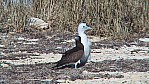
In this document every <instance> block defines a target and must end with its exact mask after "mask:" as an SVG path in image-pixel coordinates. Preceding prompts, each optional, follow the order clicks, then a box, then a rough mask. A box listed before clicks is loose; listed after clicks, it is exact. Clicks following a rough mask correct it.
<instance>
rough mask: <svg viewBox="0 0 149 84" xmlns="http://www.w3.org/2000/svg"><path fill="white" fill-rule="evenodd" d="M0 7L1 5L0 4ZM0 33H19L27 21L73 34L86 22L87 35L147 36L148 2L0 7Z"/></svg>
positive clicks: (63, 0) (52, 0)
mask: <svg viewBox="0 0 149 84" xmlns="http://www.w3.org/2000/svg"><path fill="white" fill-rule="evenodd" d="M0 2H1V3H2V1H0ZM0 5H1V6H0V29H5V28H7V29H8V30H9V31H13V30H14V29H15V31H19V32H20V31H22V30H24V28H25V24H26V20H27V18H29V17H38V18H40V19H43V20H45V21H47V22H48V23H49V24H50V27H51V29H52V30H53V31H54V32H56V31H57V30H58V31H63V32H65V31H70V32H72V33H74V32H76V27H77V25H78V24H79V23H80V22H87V23H88V24H89V25H91V27H92V28H93V30H92V31H91V32H90V34H91V35H98V36H113V37H119V38H128V37H130V35H134V34H135V33H141V32H146V34H147V33H148V32H149V1H148V0H33V5H32V6H27V5H22V4H20V5H12V4H10V3H9V5H8V6H7V8H6V9H4V8H3V7H2V4H0Z"/></svg>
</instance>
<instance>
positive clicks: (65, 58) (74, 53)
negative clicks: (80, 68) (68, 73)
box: [53, 36, 84, 68]
mask: <svg viewBox="0 0 149 84" xmlns="http://www.w3.org/2000/svg"><path fill="white" fill-rule="evenodd" d="M75 41H76V47H74V48H72V49H70V50H68V51H66V52H65V53H64V54H63V55H62V58H61V60H59V61H58V62H56V64H57V65H56V66H55V67H53V68H59V67H62V66H65V65H69V64H75V68H77V64H78V63H79V62H80V59H81V57H82V56H83V53H84V46H83V44H82V43H81V37H80V36H76V37H75Z"/></svg>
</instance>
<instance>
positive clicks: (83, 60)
mask: <svg viewBox="0 0 149 84" xmlns="http://www.w3.org/2000/svg"><path fill="white" fill-rule="evenodd" d="M89 29H92V28H91V27H89V26H87V25H86V23H80V24H79V26H78V36H80V37H81V43H82V44H83V45H84V54H83V56H82V58H81V59H80V65H79V66H83V65H85V63H86V62H87V61H88V60H91V56H90V53H91V48H90V46H91V42H90V41H89V39H88V38H87V36H86V34H85V31H86V30H89Z"/></svg>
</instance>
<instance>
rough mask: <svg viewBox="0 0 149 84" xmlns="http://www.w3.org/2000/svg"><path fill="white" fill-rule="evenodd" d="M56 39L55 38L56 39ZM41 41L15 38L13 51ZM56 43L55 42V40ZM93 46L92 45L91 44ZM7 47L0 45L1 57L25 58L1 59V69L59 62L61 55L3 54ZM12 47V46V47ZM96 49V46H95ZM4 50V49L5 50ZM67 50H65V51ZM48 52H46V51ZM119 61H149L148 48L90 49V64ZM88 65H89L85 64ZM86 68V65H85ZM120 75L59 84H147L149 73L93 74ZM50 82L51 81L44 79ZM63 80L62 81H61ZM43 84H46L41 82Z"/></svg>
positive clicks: (95, 39)
mask: <svg viewBox="0 0 149 84" xmlns="http://www.w3.org/2000/svg"><path fill="white" fill-rule="evenodd" d="M1 38H6V37H1ZM51 38H52V37H50V39H51ZM56 39H57V38H56ZM40 40H42V39H29V38H24V37H18V38H17V44H16V47H15V48H14V50H15V49H16V50H17V46H18V44H23V45H26V46H28V45H29V46H30V45H37V44H39V42H38V41H40ZM100 40H104V38H102V39H101V38H98V37H92V38H91V41H92V42H99V41H100ZM55 41H57V40H55ZM73 42H74V40H73V39H68V40H65V42H63V43H73ZM93 45H94V44H93ZM5 46H8V45H3V44H1V45H0V47H1V53H0V55H2V56H10V55H20V54H21V55H23V54H25V55H27V56H28V57H26V58H21V57H20V56H19V57H18V58H17V59H19V60H12V59H1V60H0V63H1V66H2V67H6V68H8V67H10V66H9V65H8V63H9V64H11V65H15V66H17V65H28V64H39V63H49V62H56V61H58V60H60V58H61V56H62V54H61V53H53V52H50V53H41V52H40V50H39V52H38V51H34V52H28V51H26V50H24V51H19V50H18V51H15V52H12V53H5V52H3V48H4V47H5ZM13 47H14V46H13ZM62 47H63V46H60V45H58V46H57V47H56V48H55V49H61V48H62ZM95 47H96V45H95ZM5 50H6V49H5ZM65 50H67V49H65ZM47 51H48V50H47ZM20 58H21V59H20ZM120 59H124V60H125V59H148V60H149V48H148V47H145V46H137V45H130V46H126V45H122V46H120V47H119V48H105V47H102V48H100V49H99V48H94V47H93V48H92V52H91V62H95V63H96V62H101V61H104V60H120ZM87 64H90V63H87ZM86 66H87V65H86ZM84 73H93V72H88V71H87V72H84ZM99 73H101V74H107V73H108V74H121V75H123V76H124V77H123V78H101V77H94V78H92V79H84V80H82V79H76V80H75V81H70V80H64V79H62V80H59V81H61V84H149V72H148V71H146V72H131V71H129V72H118V71H116V72H109V71H103V72H102V71H100V72H97V73H95V74H99ZM45 80H51V79H45ZM63 80H64V81H63ZM43 84H46V83H45V82H43Z"/></svg>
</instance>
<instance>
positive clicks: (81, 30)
mask: <svg viewBox="0 0 149 84" xmlns="http://www.w3.org/2000/svg"><path fill="white" fill-rule="evenodd" d="M89 29H92V28H91V27H89V26H87V25H86V23H80V24H79V26H78V33H84V32H85V31H86V30H89Z"/></svg>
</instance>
